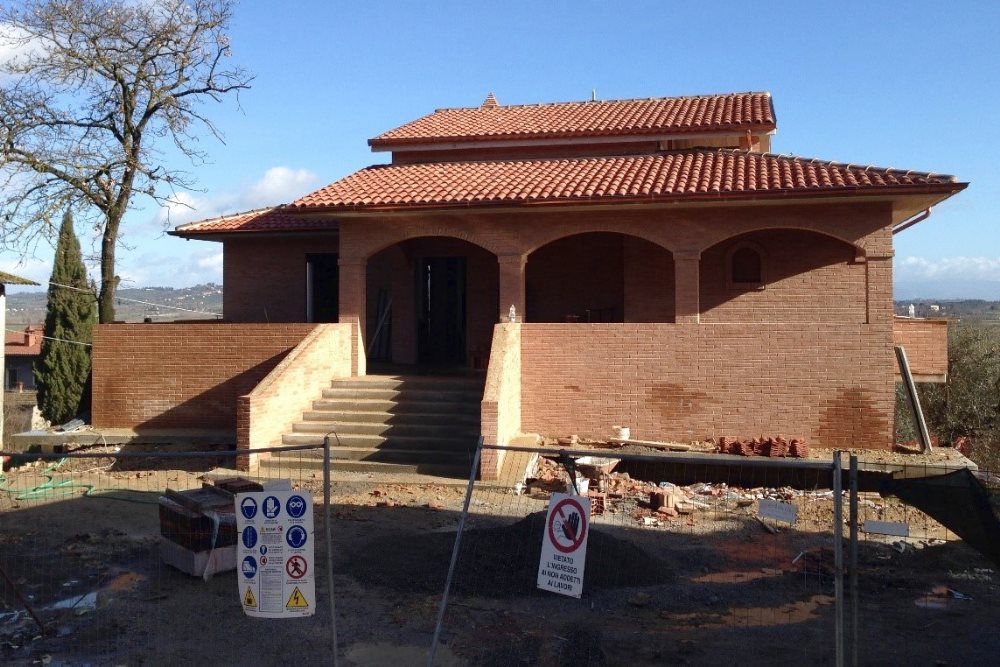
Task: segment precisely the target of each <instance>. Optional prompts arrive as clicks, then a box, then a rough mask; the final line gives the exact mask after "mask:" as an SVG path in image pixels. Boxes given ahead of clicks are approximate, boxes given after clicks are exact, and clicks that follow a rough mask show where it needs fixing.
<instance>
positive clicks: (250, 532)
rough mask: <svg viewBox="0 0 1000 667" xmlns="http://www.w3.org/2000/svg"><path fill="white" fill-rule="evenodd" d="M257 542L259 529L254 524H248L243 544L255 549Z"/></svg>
mask: <svg viewBox="0 0 1000 667" xmlns="http://www.w3.org/2000/svg"><path fill="white" fill-rule="evenodd" d="M256 544H257V529H256V528H254V527H253V526H247V527H246V528H244V529H243V546H244V547H246V548H247V549H253V548H254V546H256Z"/></svg>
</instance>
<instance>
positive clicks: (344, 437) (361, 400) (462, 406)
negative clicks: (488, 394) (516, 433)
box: [273, 375, 484, 479]
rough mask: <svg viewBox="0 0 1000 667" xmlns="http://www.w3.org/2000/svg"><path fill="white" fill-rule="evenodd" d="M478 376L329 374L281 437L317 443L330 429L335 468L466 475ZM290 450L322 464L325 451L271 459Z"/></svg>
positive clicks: (475, 426) (474, 436)
mask: <svg viewBox="0 0 1000 667" xmlns="http://www.w3.org/2000/svg"><path fill="white" fill-rule="evenodd" d="M483 382H484V380H483V378H482V377H465V376H445V377H436V376H422V375H421V376H402V375H367V376H363V377H356V378H348V379H338V380H334V381H333V382H332V383H331V385H330V388H329V389H324V390H323V396H322V398H320V399H318V400H316V401H314V402H313V409H312V410H309V411H307V412H305V413H304V414H303V415H302V421H300V422H298V423H296V424H295V425H294V426H293V428H292V432H291V433H287V434H285V435H284V437H283V438H282V442H283V444H286V445H304V444H322V443H323V437H324V436H325V435H326V434H327V433H330V434H331V445H332V446H331V450H330V456H331V461H332V465H331V467H332V468H333V469H336V470H354V471H363V472H388V473H392V472H405V473H413V472H417V473H422V474H428V475H437V476H445V477H458V478H465V479H467V478H468V476H469V467H470V465H471V463H472V455H473V453H474V451H475V447H476V442H477V440H478V438H479V430H480V429H479V410H480V402H481V401H482V397H483ZM334 434H336V435H334ZM291 457H295V458H296V460H298V459H301V464H302V465H305V464H307V463H309V464H310V465H317V466H322V451H316V452H311V451H310V452H305V453H298V452H289V453H288V454H287V455H275V456H274V457H273V458H276V459H279V460H280V459H286V463H287V462H288V461H287V458H291ZM275 463H276V464H280V463H279V461H275Z"/></svg>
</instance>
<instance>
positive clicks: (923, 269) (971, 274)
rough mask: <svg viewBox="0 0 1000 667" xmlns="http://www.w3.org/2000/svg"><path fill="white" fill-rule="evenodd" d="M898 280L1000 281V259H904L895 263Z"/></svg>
mask: <svg viewBox="0 0 1000 667" xmlns="http://www.w3.org/2000/svg"><path fill="white" fill-rule="evenodd" d="M895 270H896V276H897V278H903V279H908V280H935V279H943V278H947V279H958V280H988V281H1000V257H940V258H934V259H930V258H926V257H912V256H911V257H904V258H901V259H897V260H896V263H895Z"/></svg>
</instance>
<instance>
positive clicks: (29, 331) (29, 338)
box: [24, 324, 36, 347]
mask: <svg viewBox="0 0 1000 667" xmlns="http://www.w3.org/2000/svg"><path fill="white" fill-rule="evenodd" d="M35 331H36V329H35V328H34V327H33V326H31V325H30V324H29V325H28V326H27V327H25V329H24V345H25V347H31V346H32V345H34V344H35Z"/></svg>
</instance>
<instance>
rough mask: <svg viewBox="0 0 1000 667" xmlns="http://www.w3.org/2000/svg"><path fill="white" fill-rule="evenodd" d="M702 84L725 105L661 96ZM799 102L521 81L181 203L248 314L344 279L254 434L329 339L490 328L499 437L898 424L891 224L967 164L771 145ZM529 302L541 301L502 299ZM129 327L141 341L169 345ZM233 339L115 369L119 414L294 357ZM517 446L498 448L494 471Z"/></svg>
mask: <svg viewBox="0 0 1000 667" xmlns="http://www.w3.org/2000/svg"><path fill="white" fill-rule="evenodd" d="M733 100H743V103H740V104H737V105H735V106H733V105H732V101H733ZM748 104H749V106H748ZM704 105H709V106H712V105H715V106H713V108H715V107H716V106H717V107H718V108H719V109H720V110H723V111H724V112H725V113H724V114H723V116H719V117H718V118H716V117H715V116H714V115H712V114H707V115H699V114H698V113H695V114H694V115H692V116H690V117H687V116H684V117H681V116H676V117H675V116H674V115H670V114H667V115H663V116H659V115H656V114H653V115H650V114H651V111H652V110H655V109H661V110H662V109H667V108H675V107H676V108H680V109H689V110H692V109H694V108H695V107H697V108H699V109H700V108H702V107H703V106H704ZM727 105H728V106H727ZM736 111H739V114H747V113H749V114H750V116H749V117H746V118H744V117H743V116H742V115H739V114H737V116H738V117H737V116H732V117H730V116H731V115H732V114H733V113H736ZM607 113H613V114H614V115H613V118H617V121H615V122H610V121H609V119H610V118H612V116H607V115H606V114H607ZM726 114H729V115H726ZM650 118H654V120H650ZM727 118H728V120H727ZM609 123H610V124H609ZM616 123H617V124H616ZM650 123H653V125H652V126H650ZM734 123H735V124H734ZM775 127H776V124H775V120H774V114H773V107H772V103H771V99H770V95H769V94H767V93H745V94H737V95H728V96H727V95H723V96H705V97H697V98H663V99H659V100H657V99H651V100H631V101H615V102H608V103H604V102H592V103H586V104H584V103H580V104H575V103H567V104H554V105H538V106H536V105H526V106H520V105H512V106H510V107H502V106H499V105H498V104H497V102H496V100H495V99H492V98H488V99H487V102H485V103H484V105H483V106H482V107H480V108H478V109H477V108H469V109H460V110H440V111H439V112H435V113H434V114H431V115H430V116H427V117H425V118H423V119H418V120H417V121H414V122H413V123H412V124H408V125H406V126H404V127H403V128H398V129H397V130H394V131H390V132H388V133H386V134H383V135H380V137H377V138H376V139H374V140H372V141H373V143H372V146H373V147H376V148H377V149H382V148H387V149H389V150H392V161H393V165H389V166H385V165H380V166H379V165H377V166H373V167H370V168H367V169H362V170H360V171H358V172H356V173H355V174H352V175H349V176H347V177H345V178H343V179H341V180H339V181H337V182H335V183H332V184H330V185H328V186H326V187H324V188H321V189H320V190H318V191H316V192H314V193H311V194H309V195H306V196H305V197H302V198H300V199H298V200H296V201H295V202H292V203H290V204H287V205H285V206H279V207H274V208H271V209H267V210H261V211H255V212H248V213H245V214H240V215H237V216H231V217H227V218H219V219H214V220H208V221H202V222H199V223H191V224H189V225H185V226H182V227H181V228H178V230H177V232H176V233H177V234H178V235H180V236H187V237H189V238H209V239H213V240H221V241H223V243H224V283H225V299H224V314H225V318H226V319H227V320H230V321H232V322H240V323H246V324H242V325H233V326H245V327H249V329H254V328H255V327H257V326H258V325H254V324H249V323H275V322H289V323H291V322H303V321H306V320H308V319H314V318H313V317H312V311H311V310H310V308H311V307H312V306H311V304H312V303H313V300H312V299H311V297H310V295H313V296H315V294H316V290H317V289H319V290H323V289H328V290H332V289H336V290H337V292H336V295H337V299H336V304H337V308H338V312H339V322H340V328H330V329H329V332H328V334H323V335H322V336H321V335H319V334H316V340H315V341H312V340H311V341H310V342H308V343H307V344H305V345H303V347H302V348H300V349H299V350H298V351H297V352H296V355H295V357H296V361H295V362H294V363H292V362H291V361H290V362H289V365H288V367H287V368H279V369H278V370H277V371H276V374H275V375H273V376H271V377H270V378H269V379H268V380H267V381H266V382H265V383H264V384H262V385H261V386H260V387H259V388H258V389H257V390H255V391H254V393H253V394H252V395H250V396H247V397H245V399H243V400H242V401H241V403H240V417H239V423H240V433H241V435H240V438H241V442H251V443H253V442H257V441H261V442H265V441H271V440H274V439H275V437H276V434H277V432H278V431H277V430H276V429H277V424H279V423H280V424H284V423H285V421H287V418H286V417H283V416H281V415H278V414H277V411H282V412H283V411H292V412H294V411H296V410H298V409H299V408H298V406H299V405H300V404H302V403H303V401H304V400H305V395H304V393H303V391H304V390H302V391H299V390H297V389H294V388H293V386H295V385H298V384H302V383H304V384H305V385H311V384H315V378H316V377H319V374H318V373H315V372H314V371H315V370H316V368H315V366H316V364H318V363H319V361H318V360H319V359H321V358H323V357H324V356H328V357H329V358H330V361H329V364H328V366H329V368H328V369H327V370H329V371H330V372H331V373H332V374H344V373H348V372H349V373H350V374H352V375H363V374H365V373H366V372H367V367H368V355H367V353H368V350H369V349H371V350H372V355H373V357H377V360H378V361H392V362H394V363H407V364H409V363H414V362H418V361H419V362H422V363H427V362H431V363H439V362H441V361H442V359H444V360H445V361H447V362H448V363H453V364H454V363H458V364H462V363H463V362H464V364H465V365H473V366H478V365H479V362H480V360H481V359H482V357H483V356H484V355H485V354H486V351H489V354H490V358H489V367H488V371H487V381H486V389H485V394H484V397H483V401H482V406H481V429H482V434H483V436H484V438H485V440H486V442H487V443H489V444H494V443H500V444H502V443H506V442H509V441H510V439H511V438H513V437H514V436H515V435H516V434H517V433H518V432H522V431H524V432H539V433H543V434H547V435H566V434H569V433H580V434H585V435H595V436H602V435H608V434H609V431H610V429H611V426H612V425H613V424H620V425H628V426H630V427H631V429H632V433H633V434H635V435H636V436H637V437H639V438H642V439H650V440H682V441H683V440H689V439H701V438H704V437H710V436H711V437H716V436H723V435H725V436H733V437H753V436H758V435H761V434H764V435H777V434H779V433H780V434H782V435H785V436H786V437H804V438H806V439H807V440H808V441H809V442H810V443H811V444H815V445H819V446H826V447H876V448H885V447H889V446H890V445H891V442H892V435H893V402H894V386H893V382H894V376H893V369H894V364H895V362H894V357H893V354H892V344H893V335H894V328H893V304H892V255H893V249H892V233H893V228H894V226H895V225H901V224H902V225H904V226H905V225H906V224H909V223H906V222H905V221H907V220H912V218H911V216H914V215H916V214H917V213H919V212H921V211H923V210H925V209H927V208H929V207H930V206H932V205H935V204H937V203H938V202H939V201H941V200H942V199H944V198H947V197H948V196H950V195H952V194H954V193H956V192H958V191H960V190H961V189H963V188H964V187H965V184H962V183H958V182H957V181H956V180H955V179H953V178H952V177H949V176H941V175H935V174H929V173H922V172H912V171H902V170H886V169H877V168H859V167H855V166H852V165H844V164H839V163H834V162H827V161H820V160H807V159H802V158H796V157H787V156H776V155H770V154H767V153H766V151H767V150H768V149H769V145H770V135H771V133H772V132H773V130H774V129H775ZM692 133H693V134H692ZM608 156H619V157H608ZM539 158H545V159H539ZM310 254H323V255H325V256H326V257H325V258H324V261H323V266H324V267H326V268H325V269H324V271H326V272H327V273H325V274H324V275H326V276H327V277H328V278H327V279H329V280H332V278H329V276H330V274H329V270H330V267H331V266H332V256H333V255H336V259H337V267H338V273H337V275H336V276H335V277H336V281H337V285H336V288H334V287H333V286H332V285H328V284H323V285H317V284H316V281H315V275H313V278H310V277H309V275H312V274H310V273H309V271H308V270H307V258H308V256H309V255H310ZM332 301H333V300H332V299H331V300H330V303H332ZM512 306H513V308H514V310H515V311H516V313H517V315H518V316H519V317H518V321H517V322H516V323H512V324H501V325H497V324H496V323H497V322H506V321H507V317H508V312H509V309H510V308H511V307H512ZM384 314H386V316H385V317H383V315H384ZM390 314H391V316H390ZM259 326H260V329H261V330H269V328H270V327H275V326H279V327H280V326H282V325H275V324H271V325H269V326H267V325H259ZM288 326H292V325H288ZM914 326H915V325H914ZM914 326H910V325H906V328H907V329H908V332H907V335H909V334H913V339H914V340H915V341H919V342H916V343H914V344H913V349H912V350H911V351H910V354H911V358H913V359H914V360H915V362H916V363H915V365H920V366H921V367H923V366H924V365H926V366H928V367H930V368H937V367H938V366H939V365H940V358H939V357H938V356H936V355H938V354H940V353H941V352H940V350H943V349H944V346H943V345H942V341H943V339H942V338H941V337H940V334H939V333H938V332H937V330H933V331H932V330H930V329H928V330H926V331H925V330H924V329H920V330H919V331H914ZM249 329H248V330H249ZM138 331H142V332H143V333H151V332H155V330H154V329H149V330H138ZM102 335H104V336H105V340H108V338H114V336H113V335H112V334H111V333H103V334H102ZM116 335H120V336H122V337H123V338H127V337H126V335H125V334H116ZM152 335H156V334H155V333H154V334H152ZM304 335H305V334H304V333H303V334H302V336H304ZM897 335H898V334H897ZM380 336H384V338H381V337H380ZM221 337H223V338H228V339H232V338H234V337H233V336H232V335H229V336H221ZM300 339H301V337H300ZM442 339H444V340H446V341H447V344H446V345H445V347H447V348H448V350H447V354H446V355H444V356H443V357H442V356H440V355H439V352H440V349H439V348H440V347H441V340H442ZM321 340H322V342H320V341H321ZM111 342H112V343H114V342H116V340H112V341H111ZM126 342H127V343H128V344H127V345H124V346H123V348H122V349H124V350H125V351H126V353H127V354H133V355H136V354H138V351H139V350H141V351H142V353H143V354H147V353H149V354H150V355H152V352H151V350H154V349H155V347H156V345H157V343H155V342H148V343H147V342H143V343H136V342H135V341H126ZM178 343H179V341H178ZM162 344H163V345H166V342H164V343H162ZM314 345H315V346H316V349H320V348H322V349H324V350H326V354H318V353H315V354H314V352H315V351H314V350H313V349H312V348H313V346H314ZM925 346H926V347H927V349H925ZM932 346H938V347H937V348H935V350H931V349H930V347H932ZM133 348H134V349H135V350H136V351H135V352H133V351H132V350H133ZM216 348H217V349H210V350H208V351H206V353H205V356H204V357H201V356H198V355H197V354H195V353H192V352H189V351H186V350H185V355H187V358H186V359H184V361H185V363H191V364H203V365H204V366H205V367H207V368H209V369H211V370H212V373H216V374H217V377H218V379H217V380H216V381H215V383H214V384H213V383H212V382H208V383H206V384H207V386H206V387H202V388H199V387H198V384H197V382H196V377H195V373H196V372H200V371H201V368H197V370H196V371H195V370H191V371H188V372H190V373H192V376H191V377H189V378H185V379H184V381H183V382H182V383H181V384H183V385H184V389H178V388H176V387H174V386H173V384H171V379H170V371H171V370H173V369H172V368H171V367H170V365H169V364H168V363H167V362H161V361H159V360H157V359H154V358H153V356H150V358H149V360H148V361H147V360H145V359H144V360H143V363H145V365H147V366H150V367H152V368H153V369H154V371H155V372H156V373H161V374H164V375H165V376H166V377H165V378H160V379H158V380H156V382H154V383H153V384H154V386H155V388H156V389H157V390H158V391H160V393H161V394H163V393H165V395H167V396H169V398H168V399H166V400H165V401H164V402H162V404H158V403H157V400H159V399H157V398H155V397H148V398H142V400H141V401H140V403H139V404H137V406H136V407H131V408H129V407H128V400H140V397H141V396H142V395H141V394H140V393H139V391H138V386H139V385H140V384H141V383H136V384H135V386H133V384H129V383H130V382H131V380H121V379H112V378H113V374H111V373H108V371H107V369H105V370H103V371H102V373H103V375H101V381H102V383H103V384H102V388H104V389H109V390H111V392H110V394H109V397H107V398H105V397H101V398H99V399H98V400H99V401H101V402H104V403H106V404H107V405H104V406H102V408H101V409H102V410H103V411H104V412H103V413H102V418H103V417H104V415H114V416H116V418H117V416H118V415H119V413H120V414H121V415H122V421H128V420H129V419H132V420H133V421H135V420H136V419H138V420H145V422H151V423H158V422H161V421H168V422H172V421H173V420H175V418H176V417H177V416H184V417H186V418H189V419H194V420H195V421H197V420H199V419H201V420H208V421H211V419H209V418H208V417H207V415H206V414H202V412H200V411H202V410H203V411H204V412H206V413H207V412H212V411H221V410H223V409H231V408H230V406H229V403H227V402H226V401H234V400H235V398H233V397H235V396H240V395H243V394H241V393H234V392H233V391H231V390H230V389H232V387H229V385H228V384H227V383H236V384H238V385H239V386H240V387H243V386H244V385H246V386H247V389H246V391H249V389H250V388H252V384H249V381H250V380H251V379H253V380H254V381H257V380H260V378H262V377H264V375H265V374H266V373H267V371H269V370H270V369H271V368H274V366H275V365H276V364H277V363H278V361H280V355H278V356H274V357H270V358H266V359H261V358H259V357H261V356H263V355H265V354H266V353H265V351H264V350H262V349H258V348H257V347H254V346H252V345H251V346H250V347H249V348H248V353H249V355H250V357H251V358H253V359H255V361H253V362H251V363H250V364H248V365H247V366H246V367H242V366H238V365H236V364H232V365H231V367H230V369H229V371H228V372H229V373H230V378H231V379H230V380H222V375H224V374H225V372H227V371H222V370H221V369H222V368H223V367H225V366H226V364H227V363H230V362H229V359H230V355H231V354H238V352H236V351H235V350H231V349H230V348H229V347H227V346H226V345H225V344H222V343H220V344H219V345H217V346H216ZM163 349H169V347H164V348H163ZM104 353H105V352H104V351H102V354H104ZM116 354H117V351H116ZM255 355H256V356H255ZM313 356H315V357H316V360H317V361H315V362H314V361H310V359H312V358H313ZM209 357H212V358H213V359H215V360H214V361H209V360H208V359H209ZM374 360H376V359H374V358H373V361H374ZM102 363H104V364H105V366H106V367H113V366H114V364H113V363H112V362H111V361H109V360H105V361H103V362H102ZM254 364H256V365H254ZM133 366H136V367H139V368H142V367H143V366H142V365H141V364H133ZM115 370H117V368H116V369H115ZM259 371H263V372H259ZM237 374H241V375H239V376H238V377H234V376H236V375H237ZM251 376H253V377H251ZM97 377H98V375H97V373H96V371H95V380H96V379H97ZM213 377H216V375H213ZM244 379H245V380H246V382H244ZM175 384H176V383H175ZM217 385H218V386H217ZM221 386H225V387H227V388H226V389H225V390H222V389H219V388H218V387H221ZM234 386H235V385H234ZM278 386H280V387H284V389H282V390H281V391H278V390H276V389H275V387H278ZM95 388H96V385H95ZM213 392H214V393H213ZM244 393H246V392H244ZM216 394H224V395H225V396H226V400H225V401H223V400H219V399H218V398H216ZM95 395H96V391H95ZM265 396H266V400H265ZM258 398H259V399H260V401H261V402H260V403H257V402H255V401H258ZM286 398H287V400H285V399H286ZM201 404H204V407H197V406H198V405H201ZM129 409H131V410H132V412H128V410H129ZM158 410H159V412H157V411H158ZM96 413H97V411H96V410H95V414H96ZM126 413H127V415H126ZM293 418H294V417H293ZM215 419H216V421H217V422H219V423H222V422H224V423H227V424H232V423H233V419H232V417H231V416H230V417H226V418H222V417H216V418H215ZM265 422H271V425H270V426H266V427H265V426H264V423H265ZM95 423H96V422H95ZM499 463H500V462H499V461H497V460H496V456H495V453H487V455H486V456H485V457H484V460H483V469H482V472H483V476H484V477H491V476H495V474H496V472H497V466H498V465H499Z"/></svg>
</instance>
